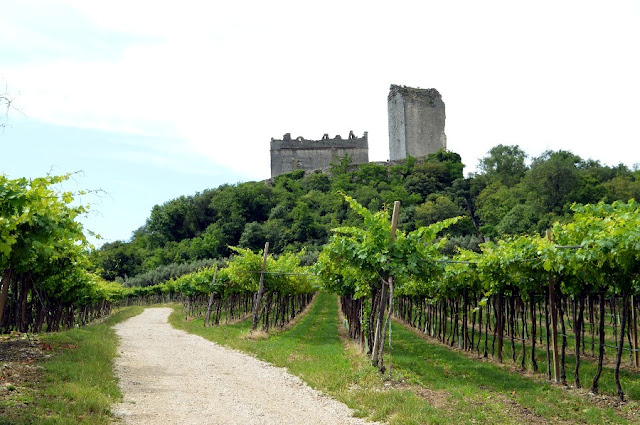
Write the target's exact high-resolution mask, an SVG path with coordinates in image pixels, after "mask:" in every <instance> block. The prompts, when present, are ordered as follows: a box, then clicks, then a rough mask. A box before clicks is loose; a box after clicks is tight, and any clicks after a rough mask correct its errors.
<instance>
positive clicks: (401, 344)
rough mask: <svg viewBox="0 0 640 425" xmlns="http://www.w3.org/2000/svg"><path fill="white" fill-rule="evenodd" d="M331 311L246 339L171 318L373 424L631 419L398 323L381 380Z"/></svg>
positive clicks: (241, 333)
mask: <svg viewBox="0 0 640 425" xmlns="http://www.w3.org/2000/svg"><path fill="white" fill-rule="evenodd" d="M336 310H337V309H336V298H335V296H334V295H330V294H326V293H320V294H319V296H318V299H317V300H316V303H315V305H313V307H312V309H311V311H310V312H309V314H307V315H306V316H305V317H304V318H303V319H302V320H300V322H299V323H298V325H297V326H295V327H294V328H292V329H290V330H288V331H285V332H282V333H279V334H277V335H273V336H270V337H269V338H268V339H263V340H252V339H249V338H247V337H246V335H247V333H248V330H249V326H250V323H249V322H248V321H245V322H241V323H237V324H233V325H228V326H219V327H212V328H203V326H202V320H194V321H191V322H185V321H184V320H183V319H182V313H181V311H180V310H179V308H178V309H177V310H176V312H175V313H174V314H173V315H172V316H171V318H170V321H171V323H172V325H174V326H175V327H177V328H181V329H184V330H187V331H189V332H191V333H195V334H198V335H201V336H203V337H205V338H207V339H209V340H212V341H215V342H218V343H220V344H223V345H226V346H229V347H232V348H235V349H239V350H242V351H245V352H249V353H252V354H254V355H256V356H257V357H259V358H261V359H263V360H266V361H268V362H270V363H273V364H275V365H278V366H283V367H286V368H288V369H289V370H290V371H291V372H292V373H294V374H296V375H298V376H300V377H301V378H302V379H303V380H305V381H306V382H307V383H309V384H310V385H311V386H312V387H315V388H318V389H319V390H321V391H323V392H325V393H327V394H329V395H331V396H333V397H335V398H336V399H338V400H340V401H343V402H345V403H346V404H347V405H348V406H349V407H351V408H352V409H354V410H355V412H356V415H357V416H362V417H367V418H368V419H370V420H379V421H387V422H389V423H391V424H396V423H397V424H422V423H523V422H524V423H557V422H560V423H563V422H569V423H574V422H578V423H580V422H584V423H629V422H633V420H634V417H633V411H634V410H637V404H635V403H629V404H627V405H626V406H625V407H624V408H620V407H616V406H611V405H609V404H608V403H609V401H603V400H602V399H600V398H598V397H592V396H589V395H587V394H585V393H578V392H575V391H568V390H566V389H562V388H560V387H558V386H554V385H550V384H548V383H545V382H541V381H540V380H538V379H532V378H530V377H527V376H523V375H522V374H519V373H515V372H513V371H512V370H511V368H509V367H505V366H501V365H497V364H494V363H491V362H486V361H479V360H477V359H472V358H469V357H467V356H465V355H464V354H462V353H460V352H456V351H455V350H451V349H449V348H447V347H444V346H442V345H441V344H434V343H431V342H428V341H425V340H424V339H422V338H421V337H420V336H418V335H416V334H415V333H414V332H412V331H410V330H407V329H405V328H404V327H403V326H402V325H399V324H395V323H394V325H393V359H392V360H393V378H394V379H393V381H384V380H383V378H382V377H381V376H380V375H379V374H378V373H377V372H376V370H375V369H374V368H372V367H371V366H370V365H369V362H368V360H367V359H366V358H365V357H364V356H363V355H362V353H361V352H360V351H359V348H358V347H356V346H354V345H351V344H350V343H346V344H345V343H343V342H342V341H341V339H340V337H339V334H338V328H339V326H337V324H338V323H337V322H338V317H337V311H336ZM387 362H388V358H387ZM387 364H388V363H387Z"/></svg>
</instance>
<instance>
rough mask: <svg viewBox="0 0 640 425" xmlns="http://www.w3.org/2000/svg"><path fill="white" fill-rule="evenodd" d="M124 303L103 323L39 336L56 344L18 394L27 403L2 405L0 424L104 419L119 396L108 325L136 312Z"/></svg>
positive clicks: (104, 421) (105, 421)
mask: <svg viewBox="0 0 640 425" xmlns="http://www.w3.org/2000/svg"><path fill="white" fill-rule="evenodd" d="M142 310H143V308H142V307H127V308H125V309H123V310H121V311H119V312H118V313H116V314H114V315H113V316H111V317H110V318H109V319H108V320H106V321H105V322H103V323H100V324H95V325H91V326H86V327H83V328H76V329H72V330H68V331H64V332H59V333H54V334H42V335H41V336H40V341H41V342H42V343H47V344H50V345H52V346H53V347H55V348H56V350H55V352H56V354H55V355H54V356H53V357H52V358H51V359H49V360H47V361H46V362H44V363H43V364H42V366H43V368H44V371H43V380H42V382H40V383H39V384H36V385H35V386H34V387H33V388H31V390H30V391H29V392H28V393H26V394H23V396H24V397H25V400H23V401H26V402H27V403H28V406H29V407H28V408H26V409H25V408H20V409H17V408H14V409H12V408H11V406H6V407H7V408H8V415H6V416H5V417H3V418H0V424H109V423H111V422H112V421H113V417H112V415H111V410H110V409H111V406H112V405H113V404H114V403H115V402H117V401H119V400H120V399H121V397H122V395H121V393H120V390H119V388H118V381H117V378H116V376H115V374H114V370H113V363H114V359H115V357H116V355H117V346H118V338H117V336H116V334H115V331H114V330H113V328H112V326H113V325H114V324H116V323H118V322H121V321H123V320H126V319H128V318H130V317H132V316H135V315H137V314H140V313H141V312H142Z"/></svg>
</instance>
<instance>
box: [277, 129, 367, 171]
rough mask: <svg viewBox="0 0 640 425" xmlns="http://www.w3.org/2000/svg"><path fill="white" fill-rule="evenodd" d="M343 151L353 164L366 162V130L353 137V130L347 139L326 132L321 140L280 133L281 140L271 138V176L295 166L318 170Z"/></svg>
mask: <svg viewBox="0 0 640 425" xmlns="http://www.w3.org/2000/svg"><path fill="white" fill-rule="evenodd" d="M345 155H349V156H350V157H351V163H353V164H365V163H367V162H369V141H368V136H367V132H366V131H365V132H364V135H363V136H362V137H356V136H355V135H354V134H353V131H352V132H350V133H349V137H348V138H347V139H343V138H342V137H340V136H339V135H338V136H336V137H334V138H333V139H330V138H329V135H328V134H325V135H324V136H322V139H321V140H307V139H304V138H302V137H297V138H295V139H292V138H291V134H290V133H287V134H285V135H284V137H283V138H282V140H277V139H273V138H272V139H271V177H276V176H279V175H280V174H284V173H290V172H291V171H295V170H299V169H302V170H318V169H322V168H328V167H329V165H331V163H332V162H334V163H337V162H339V161H340V158H343V157H344V156H345Z"/></svg>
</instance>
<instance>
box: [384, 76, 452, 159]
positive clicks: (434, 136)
mask: <svg viewBox="0 0 640 425" xmlns="http://www.w3.org/2000/svg"><path fill="white" fill-rule="evenodd" d="M387 105H388V108H389V154H390V159H391V160H392V161H393V160H394V159H403V158H406V157H408V156H413V157H416V158H418V157H421V156H426V155H429V154H432V153H434V152H437V151H438V150H439V149H446V148H447V136H446V135H445V134H444V121H445V113H444V102H443V101H442V96H440V93H438V90H436V89H414V88H411V87H406V86H396V85H395V84H392V85H391V89H390V91H389V96H388V98H387Z"/></svg>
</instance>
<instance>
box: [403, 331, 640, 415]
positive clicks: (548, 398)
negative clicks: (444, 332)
mask: <svg viewBox="0 0 640 425" xmlns="http://www.w3.org/2000/svg"><path fill="white" fill-rule="evenodd" d="M392 335H393V363H394V367H396V368H397V371H398V373H400V374H401V375H403V376H404V377H405V378H406V379H408V380H409V381H411V382H413V383H415V384H417V385H420V386H422V387H425V388H428V389H431V390H433V391H442V392H446V393H448V394H450V396H449V401H450V402H451V408H452V409H453V410H455V411H456V412H457V418H456V421H457V422H471V421H472V420H476V421H480V422H488V421H491V422H499V423H518V422H522V420H523V419H526V418H527V417H531V416H529V415H535V416H538V417H540V418H543V419H544V420H546V421H549V422H560V421H578V422H587V423H625V422H626V420H625V419H624V418H623V417H621V416H619V415H618V414H617V413H616V411H615V410H614V409H613V408H610V407H598V406H596V405H595V404H594V401H593V400H592V399H590V398H589V396H588V395H586V394H581V393H577V392H575V391H568V390H566V389H563V388H561V387H559V386H556V385H551V384H549V383H547V382H544V381H540V380H537V379H532V378H530V377H527V376H523V375H521V374H519V373H515V372H513V371H512V369H511V367H509V366H501V365H498V364H495V363H493V362H488V361H482V360H479V359H474V358H469V357H467V356H465V355H464V354H462V353H460V352H457V351H455V350H451V349H449V348H447V347H445V346H443V345H442V344H439V343H432V342H429V341H425V340H424V339H422V338H419V337H417V336H416V335H415V333H414V332H411V331H409V330H407V329H405V328H404V327H403V326H401V325H399V324H396V323H394V325H393V332H392ZM635 406H636V408H637V404H635Z"/></svg>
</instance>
